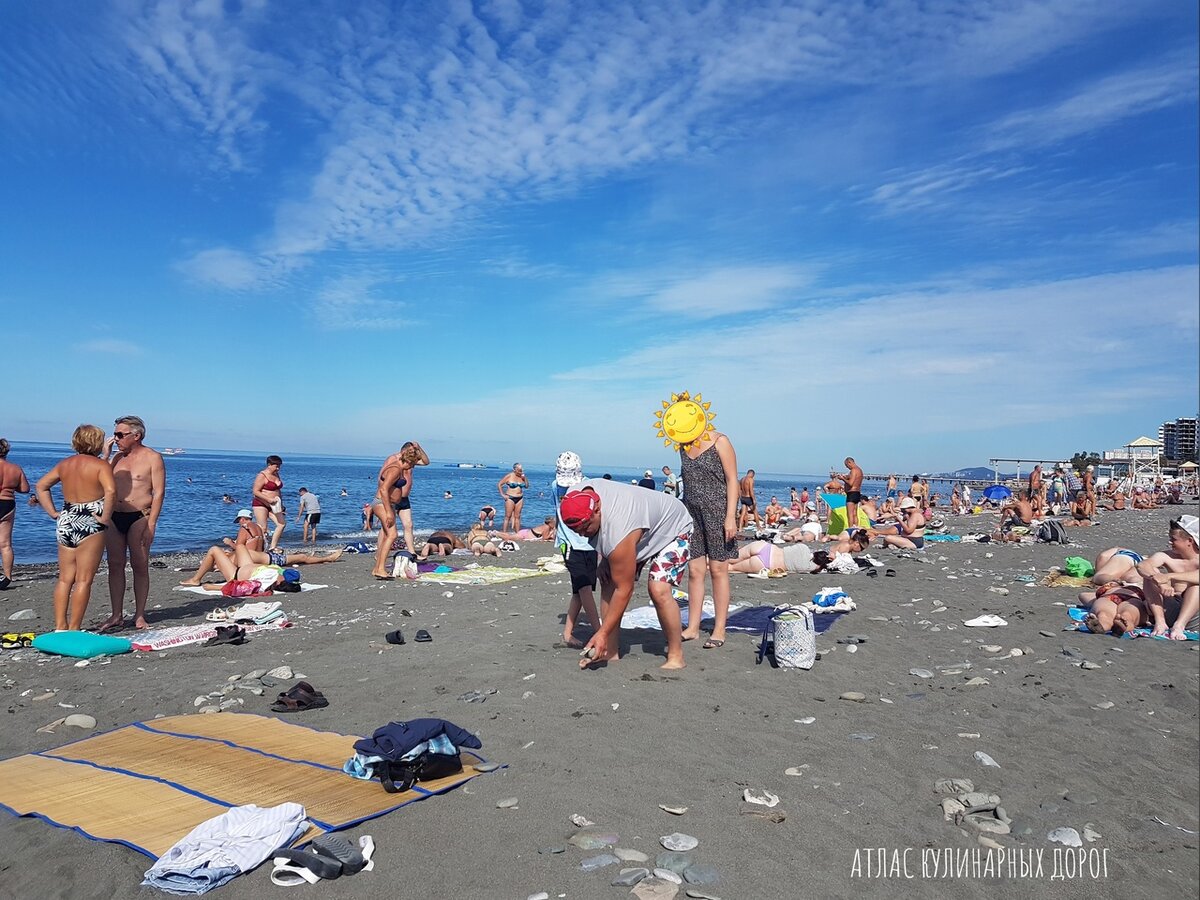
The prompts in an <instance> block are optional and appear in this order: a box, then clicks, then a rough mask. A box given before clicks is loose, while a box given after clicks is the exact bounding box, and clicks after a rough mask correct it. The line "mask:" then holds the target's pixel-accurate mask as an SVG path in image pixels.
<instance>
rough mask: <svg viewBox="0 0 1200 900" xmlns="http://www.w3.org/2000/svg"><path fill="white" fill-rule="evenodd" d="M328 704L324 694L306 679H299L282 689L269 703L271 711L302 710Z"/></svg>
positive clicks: (321, 707) (322, 707) (322, 706)
mask: <svg viewBox="0 0 1200 900" xmlns="http://www.w3.org/2000/svg"><path fill="white" fill-rule="evenodd" d="M328 705H329V701H328V700H326V699H325V695H324V694H322V693H321V692H320V691H318V690H317V689H316V688H315V687H313V686H312V685H311V684H309V683H308V682H307V681H300V682H297V683H296V684H294V685H292V687H290V688H288V689H287V690H286V691H282V692H281V693H280V694H279V696H278V697H276V698H275V702H274V703H272V704H271V710H272V711H273V712H304V711H306V710H309V709H324V708H325V707H326V706H328Z"/></svg>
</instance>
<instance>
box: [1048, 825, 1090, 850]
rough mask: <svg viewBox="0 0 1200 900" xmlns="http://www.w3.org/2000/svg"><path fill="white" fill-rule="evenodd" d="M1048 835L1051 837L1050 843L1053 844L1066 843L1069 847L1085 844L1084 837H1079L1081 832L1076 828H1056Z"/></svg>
mask: <svg viewBox="0 0 1200 900" xmlns="http://www.w3.org/2000/svg"><path fill="white" fill-rule="evenodd" d="M1046 837H1048V838H1049V839H1050V843H1052V844H1064V845H1066V846H1067V847H1082V846H1083V839H1082V838H1080V837H1079V832H1078V831H1076V830H1075V829H1074V828H1069V827H1063V828H1055V829H1054V830H1053V831H1052V832H1050V833H1049V834H1048V835H1046Z"/></svg>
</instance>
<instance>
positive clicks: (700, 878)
mask: <svg viewBox="0 0 1200 900" xmlns="http://www.w3.org/2000/svg"><path fill="white" fill-rule="evenodd" d="M683 880H684V881H686V882H687V883H688V884H705V885H707V884H716V883H717V881H719V880H720V876H719V875H718V874H717V870H716V869H714V868H713V867H712V866H702V865H699V864H697V863H692V865H690V866H688V867H687V868H686V869H684V870H683Z"/></svg>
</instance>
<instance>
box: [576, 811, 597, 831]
mask: <svg viewBox="0 0 1200 900" xmlns="http://www.w3.org/2000/svg"><path fill="white" fill-rule="evenodd" d="M571 824H572V825H574V826H575V827H576V828H588V827H590V826H592V825H595V824H596V823H595V822H593V821H592V820H591V819H589V818H588V817H587V816H581V815H580V814H579V813H575V814H574V815H573V816H571Z"/></svg>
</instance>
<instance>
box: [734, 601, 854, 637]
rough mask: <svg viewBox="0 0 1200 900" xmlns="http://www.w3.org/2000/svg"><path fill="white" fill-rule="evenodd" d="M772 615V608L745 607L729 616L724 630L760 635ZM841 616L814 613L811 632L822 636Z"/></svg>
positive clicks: (773, 611) (841, 614)
mask: <svg viewBox="0 0 1200 900" xmlns="http://www.w3.org/2000/svg"><path fill="white" fill-rule="evenodd" d="M774 613H775V607H774V606H747V607H746V608H744V609H739V610H738V611H737V612H732V613H730V614H729V618H728V619H727V620H726V622H725V630H726V631H744V632H747V633H749V634H762V633H763V630H764V629H765V628H766V627H767V624H768V623H769V622H770V621H771V616H772V615H774ZM843 615H845V613H814V614H813V631H814V632H815V633H816V634H824V633H825V632H826V631H828V630H829V629H830V627H831V626H832V625H833V623H834V621H836V620H837V619H839V618H841V617H842V616H843Z"/></svg>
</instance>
